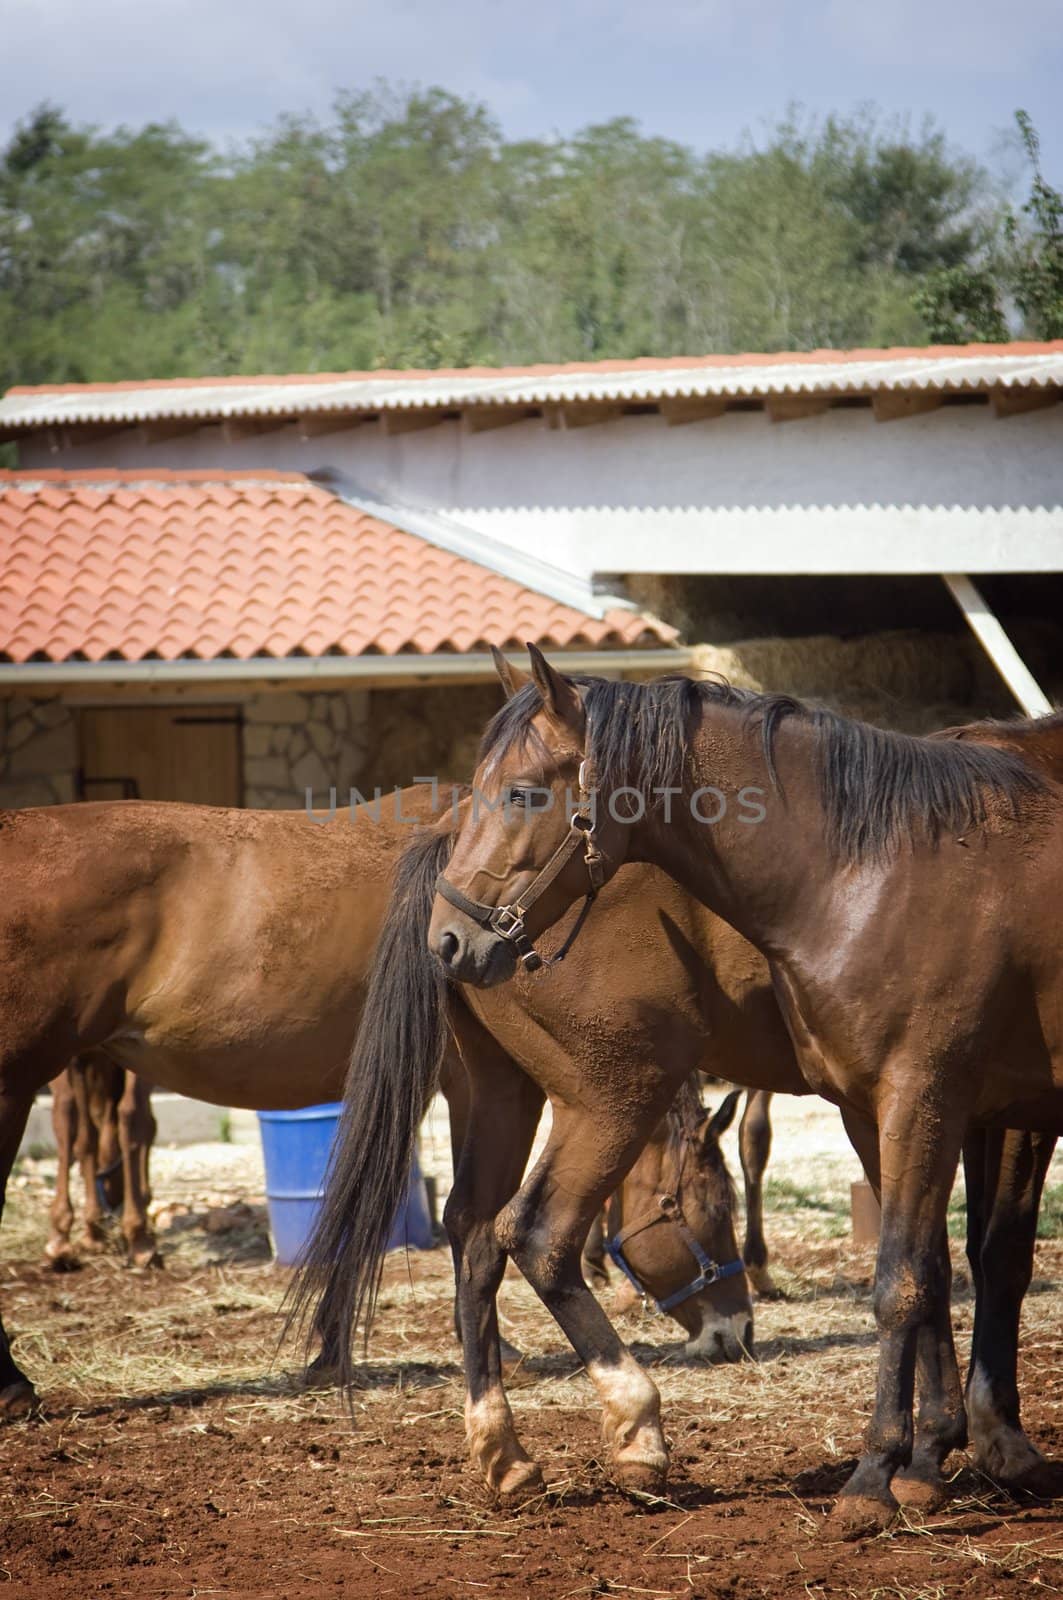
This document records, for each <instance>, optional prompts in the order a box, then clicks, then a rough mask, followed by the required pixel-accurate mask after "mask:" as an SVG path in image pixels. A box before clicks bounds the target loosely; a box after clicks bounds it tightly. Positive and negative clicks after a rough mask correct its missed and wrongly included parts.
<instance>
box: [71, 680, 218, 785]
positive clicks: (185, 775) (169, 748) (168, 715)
mask: <svg viewBox="0 0 1063 1600" xmlns="http://www.w3.org/2000/svg"><path fill="white" fill-rule="evenodd" d="M241 721H242V718H241V712H240V708H239V706H235V705H228V706H201V707H198V708H197V707H192V706H93V707H88V708H86V709H84V710H82V711H81V712H80V715H79V722H80V740H81V770H80V791H81V797H82V799H84V800H136V799H139V800H184V801H188V802H189V803H190V804H194V805H210V806H238V805H240V804H242V802H243V784H242V777H241V766H242V762H241V748H240V744H241Z"/></svg>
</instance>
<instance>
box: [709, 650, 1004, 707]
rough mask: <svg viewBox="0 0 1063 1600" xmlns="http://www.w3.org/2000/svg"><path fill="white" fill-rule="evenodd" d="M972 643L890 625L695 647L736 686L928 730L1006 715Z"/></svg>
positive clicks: (999, 689) (1000, 691)
mask: <svg viewBox="0 0 1063 1600" xmlns="http://www.w3.org/2000/svg"><path fill="white" fill-rule="evenodd" d="M977 648H978V647H977V645H976V644H975V642H974V640H973V639H970V638H968V637H967V636H966V635H963V634H950V633H923V632H915V631H912V630H897V631H893V632H889V633H872V634H864V635H861V636H860V637H857V638H850V639H841V638H838V637H836V636H835V635H833V634H816V635H814V636H811V637H806V638H779V639H745V640H740V641H739V642H737V643H735V644H728V645H707V644H706V645H697V646H695V649H694V655H695V663H696V669H695V670H696V671H697V672H698V673H699V674H702V675H705V676H708V675H720V676H722V677H724V678H726V679H727V681H728V682H729V683H733V684H736V685H737V686H738V687H740V688H745V689H755V690H758V691H760V692H771V691H778V692H781V693H786V694H793V695H796V696H797V697H798V698H799V699H801V700H808V701H811V702H812V703H813V704H818V705H825V706H829V707H831V708H832V709H833V710H836V711H842V712H844V713H846V714H847V715H849V716H857V717H862V718H863V719H864V720H865V721H867V722H874V723H878V724H879V725H881V726H883V727H894V728H903V729H906V730H907V731H909V732H929V731H931V730H932V729H933V728H939V727H945V726H948V725H949V724H950V723H955V722H969V721H971V720H972V718H974V717H980V716H990V715H1006V714H1007V711H1008V695H1007V690H1006V689H1005V687H1004V685H1003V684H1002V683H1000V681H999V679H996V678H995V675H994V678H983V675H982V674H981V673H980V671H979V670H978V668H977V664H976V652H977Z"/></svg>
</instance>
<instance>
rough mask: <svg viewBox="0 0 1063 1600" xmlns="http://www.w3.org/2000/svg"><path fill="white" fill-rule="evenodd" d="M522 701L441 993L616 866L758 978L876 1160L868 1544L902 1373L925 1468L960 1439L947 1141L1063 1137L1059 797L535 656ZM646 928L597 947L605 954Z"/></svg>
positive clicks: (488, 770)
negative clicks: (726, 937) (651, 887)
mask: <svg viewBox="0 0 1063 1600" xmlns="http://www.w3.org/2000/svg"><path fill="white" fill-rule="evenodd" d="M532 675H533V679H534V681H533V682H532V683H529V684H527V685H526V686H525V687H524V688H523V689H522V690H521V691H520V692H519V693H518V694H517V696H516V697H515V698H514V699H513V700H512V701H511V702H510V703H509V705H508V707H507V708H505V709H504V711H503V712H502V713H501V714H500V716H499V717H498V718H496V719H495V723H494V724H493V726H492V729H491V730H489V735H488V739H487V743H486V748H485V765H483V766H482V767H481V769H480V771H479V772H478V775H477V783H478V786H479V787H480V789H481V790H482V791H484V793H485V795H486V796H487V797H488V798H491V799H494V798H496V797H497V798H500V799H501V801H502V802H503V803H502V804H501V805H499V806H498V807H497V809H494V810H490V809H488V807H487V805H486V804H481V805H480V807H479V809H478V813H477V810H476V809H475V808H470V812H469V815H468V817H467V818H466V820H465V822H464V825H463V826H462V828H461V830H460V833H459V836H458V841H457V845H456V848H455V851H454V856H453V860H452V861H451V862H450V864H449V866H448V869H447V878H446V880H444V881H443V882H441V884H440V889H441V891H442V892H441V893H440V894H439V895H438V897H437V901H436V905H435V911H434V915H433V919H432V925H431V929H430V942H431V946H432V948H433V950H434V951H435V952H436V953H437V954H438V955H439V956H440V957H441V960H442V963H443V964H445V967H446V968H447V970H448V971H449V972H450V974H451V975H452V976H453V977H455V978H460V979H461V980H462V981H463V982H466V983H473V984H477V985H481V986H485V987H489V986H491V985H493V984H496V983H499V982H503V981H504V980H505V979H507V978H509V977H510V976H512V974H513V971H514V968H515V965H516V961H517V959H518V957H519V958H520V959H521V960H522V961H523V962H524V964H525V966H528V967H532V966H534V965H535V963H536V962H537V961H538V960H539V958H538V956H537V954H536V952H535V951H534V946H533V943H532V941H533V940H534V939H535V938H537V937H538V936H539V935H540V934H541V933H542V931H543V930H545V929H546V928H548V927H549V926H551V925H552V924H553V923H554V922H556V921H557V920H558V919H559V918H560V917H561V916H562V915H563V914H564V912H565V910H566V909H567V908H568V907H569V906H571V905H572V904H574V903H575V902H576V901H577V900H579V899H580V898H582V897H587V896H590V895H593V894H594V892H595V891H596V889H597V888H598V887H600V886H601V884H603V883H604V882H606V881H608V879H609V878H611V877H612V875H613V874H614V873H616V871H617V869H618V868H619V867H620V866H621V865H622V864H623V863H624V862H625V861H628V860H631V861H645V862H648V863H651V864H652V865H654V866H656V867H658V868H660V869H662V870H664V871H666V872H667V873H668V874H669V875H670V876H671V877H673V878H674V879H675V880H676V881H677V882H681V883H682V884H684V886H686V887H687V888H688V889H689V891H690V892H691V893H692V894H693V895H694V896H695V897H696V898H697V900H698V901H699V902H700V903H702V904H703V905H705V906H706V907H711V908H712V910H713V911H715V912H717V913H718V914H719V915H721V916H723V917H725V918H726V919H727V920H728V921H729V922H730V923H731V924H732V925H733V926H734V927H735V928H736V929H737V930H738V931H739V932H741V933H742V934H743V936H745V937H746V938H747V939H748V940H749V941H750V943H751V944H753V945H754V946H755V947H756V948H757V949H759V950H760V951H761V952H762V954H763V955H764V956H765V957H766V958H767V959H768V961H769V962H770V965H771V973H772V981H773V986H774V989H775V992H776V995H777V997H778V1000H779V1004H780V1007H781V1011H782V1013H783V1015H784V1016H785V1019H786V1025H787V1028H788V1031H789V1033H790V1036H791V1038H792V1040H793V1042H794V1047H795V1052H796V1056H797V1060H798V1064H799V1066H800V1070H801V1073H802V1076H803V1077H804V1079H805V1081H806V1083H807V1084H808V1086H809V1087H810V1088H812V1089H815V1090H816V1091H817V1092H819V1093H821V1094H823V1095H825V1096H826V1097H827V1098H828V1099H832V1100H834V1101H836V1102H837V1103H838V1104H839V1105H841V1106H842V1108H843V1111H844V1112H846V1113H847V1120H848V1121H849V1123H850V1125H851V1129H852V1128H853V1127H855V1128H856V1129H858V1130H862V1132H859V1131H858V1133H857V1138H858V1141H859V1142H862V1144H863V1146H864V1155H865V1165H867V1166H869V1168H871V1169H872V1170H873V1169H874V1167H875V1165H876V1158H877V1165H878V1168H879V1173H878V1174H877V1176H879V1178H880V1184H881V1195H882V1210H883V1216H882V1235H881V1243H880V1248H879V1257H878V1270H877V1274H876V1287H875V1312H876V1319H877V1322H878V1327H879V1334H880V1364H879V1380H878V1394H877V1400H876V1408H875V1413H874V1417H873V1420H872V1423H871V1426H870V1429H869V1434H868V1441H867V1449H866V1453H865V1455H864V1456H863V1458H862V1459H861V1461H860V1463H859V1465H858V1467H857V1469H856V1471H855V1472H854V1474H853V1476H852V1478H851V1479H850V1482H849V1483H848V1484H847V1485H846V1488H845V1490H844V1491H843V1494H842V1496H841V1498H840V1500H839V1503H838V1506H837V1507H836V1510H835V1513H834V1518H833V1527H834V1530H835V1531H836V1532H839V1533H841V1534H843V1535H846V1536H855V1535H857V1534H859V1533H862V1532H866V1531H870V1530H873V1529H875V1528H879V1527H882V1526H884V1525H886V1524H887V1523H888V1522H889V1520H890V1519H891V1518H892V1516H893V1515H894V1513H895V1511H896V1507H897V1501H896V1499H895V1497H894V1495H893V1492H892V1489H891V1482H892V1480H893V1478H894V1476H895V1474H896V1473H897V1472H898V1470H899V1469H901V1468H903V1467H904V1466H905V1464H906V1463H908V1462H911V1461H912V1459H913V1420H912V1409H913V1386H914V1380H915V1368H916V1363H917V1359H918V1360H919V1362H920V1365H921V1366H922V1368H923V1373H924V1387H923V1407H922V1412H921V1417H920V1422H921V1424H922V1425H924V1426H925V1427H928V1428H929V1430H930V1432H931V1433H932V1434H933V1436H934V1439H935V1441H936V1451H937V1452H940V1451H941V1450H944V1449H945V1448H947V1447H951V1446H952V1445H953V1444H955V1443H959V1442H962V1440H963V1439H964V1437H965V1434H966V1415H965V1410H964V1404H963V1395H962V1390H961V1388H960V1385H959V1382H958V1375H957V1369H956V1364H955V1356H954V1352H953V1350H952V1340H951V1327H950V1319H949V1314H948V1294H949V1283H948V1270H947V1261H948V1256H947V1249H946V1242H947V1241H946V1208H947V1203H948V1196H949V1193H950V1191H951V1187H952V1182H953V1178H954V1174H955V1171H956V1166H957V1163H958V1160H959V1155H960V1150H961V1146H962V1142H963V1139H964V1136H965V1134H966V1132H967V1130H968V1128H969V1127H971V1126H976V1125H983V1124H984V1125H993V1124H996V1125H997V1126H1000V1125H1009V1124H1010V1125H1014V1126H1017V1127H1024V1128H1028V1129H1031V1130H1033V1131H1037V1132H1045V1133H1048V1134H1051V1133H1053V1132H1054V1130H1055V1129H1056V1127H1057V1126H1059V1124H1060V1120H1061V1118H1063V1094H1061V1092H1060V1091H1061V1089H1063V970H1061V967H1060V962H1059V956H1058V916H1059V910H1058V908H1059V905H1060V903H1061V899H1063V788H1061V786H1060V785H1059V783H1058V782H1057V781H1056V780H1055V778H1054V776H1053V775H1052V772H1051V771H1050V770H1046V768H1045V767H1044V766H1042V765H1039V764H1038V762H1037V760H1036V757H1034V758H1033V759H1027V758H1026V757H1025V756H1024V755H1023V754H1022V753H1020V752H1019V751H1018V750H1015V749H1011V748H1004V747H1001V746H1000V745H995V744H987V743H982V742H981V741H977V740H970V739H960V740H953V741H950V740H938V741H934V740H928V739H915V738H911V737H907V736H902V735H897V734H891V733H886V732H884V731H882V730H880V729H875V728H871V727H869V726H867V725H865V724H862V723H859V722H855V721H851V720H849V719H846V718H843V717H839V716H836V715H834V714H831V713H828V712H824V711H812V710H809V709H807V708H805V707H804V706H802V705H801V704H800V703H799V702H797V701H794V700H792V699H789V698H786V697H783V696H766V695H755V694H752V693H749V692H745V691H740V690H736V689H733V688H731V687H729V686H728V685H725V684H719V683H694V682H691V681H690V680H685V679H672V680H662V681H660V682H658V683H654V684H645V685H639V684H629V683H615V682H606V681H604V680H600V679H586V680H582V681H581V682H579V683H575V682H573V681H572V680H569V679H566V678H564V677H562V676H561V675H560V674H558V673H557V672H555V671H554V670H553V669H552V668H551V667H550V666H549V664H548V663H547V662H546V661H545V660H544V659H543V658H542V656H541V654H539V653H538V652H536V651H533V652H532ZM1049 721H1050V722H1051V724H1052V726H1051V727H1050V728H1048V729H1047V730H1046V729H1044V728H1041V727H1040V726H1039V727H1038V729H1037V730H1036V735H1037V737H1038V738H1041V739H1044V738H1052V737H1054V735H1055V733H1056V729H1057V725H1058V723H1059V721H1060V719H1058V718H1055V719H1049ZM1031 737H1033V733H1031ZM588 903H589V901H588ZM642 927H644V919H643V918H638V919H637V920H636V921H635V923H634V926H633V927H630V928H629V927H628V926H626V925H625V924H623V923H618V922H616V921H615V920H614V921H613V925H612V934H613V937H614V939H615V940H616V941H617V942H620V941H623V942H624V946H625V953H626V951H629V950H630V949H631V948H632V941H637V937H638V934H639V931H640V929H641V928H642ZM635 948H637V943H636V945H635ZM616 959H617V960H621V959H623V957H621V956H618V957H617V958H616ZM641 976H642V970H641V966H640V965H636V967H635V970H634V971H632V975H631V982H632V984H635V983H637V982H638V981H640V979H641ZM503 1226H504V1224H503ZM518 1233H519V1234H520V1237H518V1238H517V1239H515V1241H514V1243H515V1245H516V1248H517V1250H518V1251H521V1250H524V1251H525V1252H526V1251H527V1239H526V1237H524V1236H523V1232H522V1230H520V1229H518ZM565 1287H567V1286H565V1285H559V1286H558V1288H560V1289H561V1291H562V1292H564V1288H565ZM557 1292H558V1290H557V1289H555V1286H554V1285H553V1284H549V1285H548V1293H550V1294H551V1295H554V1296H555V1297H556V1295H557ZM578 1331H579V1333H580V1336H581V1343H582V1344H583V1346H584V1348H585V1349H586V1351H587V1355H586V1359H587V1361H588V1367H589V1370H590V1371H591V1373H592V1375H593V1376H595V1377H596V1379H597V1381H598V1384H599V1387H600V1389H601V1391H602V1392H603V1394H604V1395H605V1396H606V1399H607V1406H609V1405H611V1406H612V1408H613V1411H614V1413H615V1415H616V1417H617V1418H618V1419H622V1423H621V1426H622V1429H623V1430H624V1439H625V1443H624V1445H622V1446H621V1452H623V1451H624V1450H626V1449H627V1443H628V1442H629V1441H631V1440H634V1439H638V1438H639V1437H640V1436H641V1437H642V1438H643V1439H644V1441H645V1449H644V1452H643V1458H644V1459H645V1460H646V1461H647V1462H649V1461H652V1459H653V1455H654V1429H655V1427H656V1413H655V1410H654V1407H653V1403H652V1399H651V1397H649V1396H648V1395H647V1393H646V1390H645V1388H644V1387H640V1385H639V1384H638V1382H637V1381H636V1379H635V1377H634V1374H633V1373H632V1372H631V1371H630V1365H631V1364H630V1358H627V1357H626V1353H625V1352H623V1350H622V1347H619V1346H618V1344H617V1342H616V1341H615V1338H614V1340H613V1341H612V1343H610V1344H609V1345H604V1346H601V1347H600V1348H597V1349H596V1348H595V1347H594V1342H593V1339H589V1338H588V1337H587V1328H586V1326H580V1327H579V1329H578ZM636 1370H637V1369H636ZM614 1426H615V1424H614ZM658 1432H659V1430H658ZM916 1453H917V1456H918V1453H919V1445H918V1444H917V1445H916ZM637 1458H638V1457H637V1453H636V1454H635V1455H634V1459H637Z"/></svg>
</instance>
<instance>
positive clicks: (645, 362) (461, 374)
mask: <svg viewBox="0 0 1063 1600" xmlns="http://www.w3.org/2000/svg"><path fill="white" fill-rule="evenodd" d="M1060 353H1063V339H1048V340H1033V339H1015V340H1011V341H1009V342H1008V343H1006V344H932V345H910V346H908V345H889V346H886V347H885V348H883V349H880V350H876V349H867V350H777V351H744V352H738V353H737V354H732V355H708V356H633V357H630V358H623V357H618V358H615V359H612V360H609V361H567V362H539V363H537V364H536V365H533V366H526V367H431V368H418V367H404V368H399V369H393V368H373V369H371V370H369V371H365V372H309V373H295V372H286V373H258V374H230V375H228V376H226V377H210V378H203V377H201V378H143V379H138V378H128V379H122V380H121V381H120V382H117V383H40V384H16V385H14V386H13V387H12V388H10V389H8V390H7V393H8V394H11V395H14V394H40V395H47V394H120V393H123V392H126V391H129V390H141V389H195V388H205V389H222V388H240V387H243V386H246V385H248V384H258V383H261V384H270V385H274V384H293V385H300V386H301V385H303V384H313V383H322V384H329V383H342V382H352V381H357V380H358V379H379V380H381V381H383V380H387V379H393V380H395V381H398V382H402V383H415V382H416V381H417V380H418V379H424V380H425V382H426V383H431V382H433V381H437V380H439V379H441V378H503V379H505V378H540V377H541V378H552V377H563V376H565V375H566V374H569V373H572V374H578V373H588V374H593V373H603V374H605V373H610V372H682V371H687V370H691V371H700V370H702V369H706V368H708V369H711V368H713V367H720V368H729V367H772V366H780V365H782V366H787V367H791V366H797V367H803V366H834V365H836V364H842V363H866V362H871V361H873V362H879V361H913V360H916V361H919V360H926V361H957V360H963V359H964V358H967V359H970V360H977V359H979V358H984V357H986V356H1045V355H1057V354H1060Z"/></svg>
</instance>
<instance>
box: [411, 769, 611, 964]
mask: <svg viewBox="0 0 1063 1600" xmlns="http://www.w3.org/2000/svg"><path fill="white" fill-rule="evenodd" d="M591 802H592V797H591V793H590V791H589V789H588V788H587V763H586V761H581V762H580V768H579V806H578V808H577V809H576V810H575V811H574V812H573V814H572V817H571V818H570V820H569V830H568V833H567V834H566V835H565V837H564V838H563V839H562V841H561V843H560V844H559V845H558V847H557V849H556V850H555V851H554V853H553V855H552V856H551V857H550V859H549V861H548V862H547V863H546V865H545V867H543V869H542V871H541V872H538V873H536V875H535V877H534V878H533V879H532V881H531V883H529V885H528V887H527V888H526V889H525V890H524V893H523V894H522V895H520V897H519V898H518V899H516V900H511V901H509V902H508V903H507V904H505V905H499V906H489V905H485V904H484V902H483V901H482V900H470V898H469V896H468V895H466V894H463V893H462V892H461V890H460V889H457V888H455V886H454V885H453V884H452V883H451V882H450V881H449V880H448V879H447V878H446V877H445V876H444V874H443V873H440V874H439V877H438V878H437V879H436V893H437V894H438V895H441V896H442V898H443V899H444V900H446V901H449V903H450V904H451V905H452V906H454V907H455V908H456V909H457V910H458V911H461V912H463V913H464V914H465V916H467V917H471V918H472V920H473V922H476V923H478V924H479V925H480V927H481V928H489V929H490V930H491V932H492V933H493V934H495V935H497V937H498V938H499V939H505V940H506V942H507V943H508V944H511V945H513V947H514V949H515V950H516V952H517V954H518V956H519V957H520V960H521V962H522V964H523V966H524V970H525V972H538V971H539V969H540V968H541V967H555V966H556V965H557V963H558V962H559V961H564V959H565V957H566V956H567V955H568V953H569V951H570V950H571V949H572V946H573V945H574V944H575V942H576V939H577V937H578V936H579V932H580V929H581V928H582V927H583V924H584V923H585V922H586V920H587V913H588V912H589V911H590V909H591V906H592V904H593V903H594V899H595V897H596V895H597V893H598V890H599V889H600V888H601V887H602V885H603V883H604V882H605V857H604V856H603V855H602V852H601V851H600V850H599V848H598V843H597V840H596V838H595V829H594V814H593V810H592V803H591ZM581 846H582V848H583V861H584V865H585V866H586V868H587V879H588V888H587V893H586V896H585V897H584V901H583V905H582V906H581V908H580V913H579V916H578V917H577V918H576V921H575V923H574V925H573V927H572V931H571V932H570V933H569V935H568V937H567V938H566V940H565V942H564V944H563V945H562V946H561V948H560V950H559V951H558V952H557V954H556V955H554V956H541V955H540V954H539V952H538V950H536V948H535V946H534V945H533V944H532V942H531V940H530V939H529V938H528V936H527V934H526V933H525V932H524V919H525V917H526V916H527V915H528V912H529V911H530V910H531V908H532V906H533V905H534V904H535V902H536V901H537V900H539V899H541V898H542V896H543V895H544V894H545V893H546V891H547V889H549V887H550V885H551V884H552V883H553V882H554V880H555V879H556V878H558V877H559V876H560V875H561V873H562V872H563V870H564V869H565V867H566V866H567V865H568V862H569V860H570V859H571V857H572V856H574V855H575V853H576V851H577V850H578V849H579V848H580V847H581Z"/></svg>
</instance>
